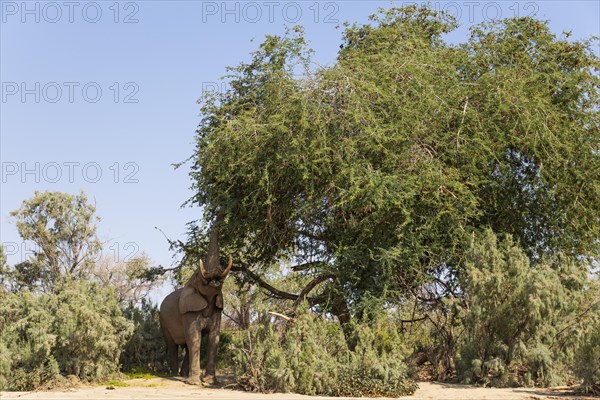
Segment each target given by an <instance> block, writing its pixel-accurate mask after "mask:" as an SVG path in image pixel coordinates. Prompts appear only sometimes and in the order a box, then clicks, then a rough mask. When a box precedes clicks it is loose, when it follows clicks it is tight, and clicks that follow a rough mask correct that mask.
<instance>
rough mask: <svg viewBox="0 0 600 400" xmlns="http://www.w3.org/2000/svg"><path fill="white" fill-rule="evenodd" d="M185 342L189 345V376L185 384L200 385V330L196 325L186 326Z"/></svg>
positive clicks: (187, 353) (187, 354)
mask: <svg viewBox="0 0 600 400" xmlns="http://www.w3.org/2000/svg"><path fill="white" fill-rule="evenodd" d="M185 341H186V344H187V351H186V356H187V357H188V365H189V376H188V378H187V379H186V380H185V383H188V384H190V385H200V383H201V382H200V330H199V329H198V326H197V324H196V323H193V322H192V323H190V324H187V326H185Z"/></svg>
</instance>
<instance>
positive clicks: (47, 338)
mask: <svg viewBox="0 0 600 400" xmlns="http://www.w3.org/2000/svg"><path fill="white" fill-rule="evenodd" d="M0 316H1V317H0V322H1V324H0V325H1V326H2V331H1V332H0V334H1V335H0V349H7V352H6V353H4V352H2V355H1V356H0V372H2V375H0V384H2V387H3V388H4V389H8V390H31V389H35V388H37V387H39V386H40V385H42V384H44V383H46V382H49V381H52V380H54V379H60V376H61V374H62V375H76V376H78V377H79V378H80V379H82V380H98V379H103V378H106V377H108V376H110V375H111V374H113V373H115V372H117V371H118V360H119V355H120V353H121V349H122V348H123V346H124V344H125V341H126V340H127V337H128V335H129V334H130V333H131V324H130V323H128V322H127V320H126V319H125V318H124V317H123V314H122V312H121V309H120V307H119V304H118V302H117V300H116V298H115V296H114V294H113V293H112V291H111V290H108V289H104V288H101V287H99V285H97V284H94V283H89V282H76V281H68V282H66V283H64V284H62V285H61V286H60V287H58V288H56V290H55V291H54V292H53V293H42V294H34V293H32V292H31V291H28V290H22V291H20V292H18V293H11V292H2V302H0Z"/></svg>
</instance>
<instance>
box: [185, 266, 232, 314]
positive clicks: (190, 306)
mask: <svg viewBox="0 0 600 400" xmlns="http://www.w3.org/2000/svg"><path fill="white" fill-rule="evenodd" d="M232 265H233V259H232V258H231V256H229V264H228V265H227V268H225V270H223V271H222V272H221V271H216V270H213V272H211V273H208V272H206V270H205V269H204V263H203V262H202V260H200V268H198V270H196V272H194V275H192V277H191V278H190V279H189V280H188V282H187V283H186V284H185V287H184V289H183V293H182V294H181V297H180V298H179V312H181V313H182V314H183V313H186V312H190V311H202V310H204V309H206V308H207V307H208V306H209V305H210V303H211V301H212V300H213V299H215V307H216V308H217V309H219V310H221V309H223V294H222V289H223V281H224V280H225V278H226V277H227V275H228V274H229V271H230V270H231V266H232Z"/></svg>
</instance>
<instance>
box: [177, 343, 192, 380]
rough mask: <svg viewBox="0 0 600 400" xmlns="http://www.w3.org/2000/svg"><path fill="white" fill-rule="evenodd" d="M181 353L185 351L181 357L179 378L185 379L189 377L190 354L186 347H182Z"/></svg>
mask: <svg viewBox="0 0 600 400" xmlns="http://www.w3.org/2000/svg"><path fill="white" fill-rule="evenodd" d="M183 351H185V355H184V357H183V363H182V364H181V370H180V371H179V376H183V377H187V376H189V375H190V353H189V352H188V349H187V346H183Z"/></svg>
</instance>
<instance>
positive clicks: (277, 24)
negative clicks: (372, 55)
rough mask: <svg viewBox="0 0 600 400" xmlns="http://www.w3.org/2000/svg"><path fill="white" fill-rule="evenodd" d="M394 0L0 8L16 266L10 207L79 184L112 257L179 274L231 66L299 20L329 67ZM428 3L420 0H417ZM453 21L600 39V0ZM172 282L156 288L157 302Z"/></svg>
mask: <svg viewBox="0 0 600 400" xmlns="http://www.w3.org/2000/svg"><path fill="white" fill-rule="evenodd" d="M409 3H414V2H403V1H397V2H390V1H314V0H309V1H269V0H267V1H196V0H178V1H177V0H175V1H161V0H156V1H154V0H141V1H140V0H138V1H115V0H107V1H102V0H97V1H70V0H64V1H63V0H60V1H21V0H20V1H5V0H0V82H1V98H0V166H1V177H0V185H1V189H0V224H1V229H0V242H1V243H2V245H3V246H5V249H6V252H7V254H8V262H9V265H14V264H15V263H18V262H20V261H23V260H24V259H26V258H27V257H28V256H29V254H30V252H31V249H30V247H29V246H27V245H26V244H24V243H22V242H21V240H20V238H19V235H18V233H17V230H16V227H15V225H14V222H13V221H11V219H10V218H9V212H10V211H12V210H15V209H17V208H18V207H19V206H20V204H21V203H22V201H23V200H25V199H27V198H30V197H31V196H33V194H34V192H35V191H46V190H48V191H61V192H68V193H72V194H76V193H79V192H80V191H81V190H83V191H84V192H85V193H86V194H87V196H88V198H89V199H90V201H91V202H92V203H95V205H96V208H97V215H98V216H100V218H101V221H100V223H99V225H98V233H99V236H100V238H101V239H102V240H103V241H104V242H106V245H105V252H107V253H109V254H110V255H111V256H113V257H114V258H115V261H126V260H128V259H131V258H132V257H135V256H136V255H140V254H141V253H146V254H147V255H148V256H149V257H150V258H151V259H152V260H153V263H154V264H155V265H158V264H160V265H163V266H165V267H169V266H171V265H172V264H173V263H174V262H175V261H176V260H174V259H173V258H172V253H171V252H170V251H169V246H168V243H167V241H166V240H165V237H164V236H163V234H162V233H161V232H160V231H159V230H157V229H156V227H158V228H159V229H160V230H162V231H163V232H164V233H165V234H166V235H167V236H168V237H169V238H171V239H184V238H185V231H186V223H187V222H189V221H192V220H196V219H199V218H200V217H201V210H200V209H198V208H190V207H183V208H182V207H181V206H182V204H183V203H184V202H185V201H186V200H187V199H188V198H189V197H191V195H192V192H191V191H190V190H189V187H190V183H191V181H190V179H189V177H188V171H189V167H188V166H186V165H184V166H183V167H181V168H179V169H177V170H176V169H174V168H173V164H174V163H179V162H181V161H184V160H186V159H187V158H188V157H189V156H191V155H192V153H193V150H194V133H195V129H196V126H197V125H198V123H199V115H198V113H199V107H200V106H199V105H198V104H197V100H198V99H199V98H200V96H201V95H202V92H203V91H204V90H222V89H218V88H226V86H223V85H222V81H221V80H220V77H221V76H223V75H224V74H225V72H226V71H225V68H226V67H227V66H233V65H236V64H238V63H239V62H241V61H244V60H248V58H249V53H250V52H251V51H253V50H255V49H256V48H257V46H258V44H259V43H260V42H261V41H262V39H263V38H264V35H266V34H281V33H283V32H284V30H285V27H286V26H294V25H302V26H304V28H305V32H306V36H307V38H308V39H309V41H310V43H311V47H312V48H313V49H314V50H315V61H316V62H318V63H319V64H320V65H329V64H332V63H333V62H334V61H335V57H336V55H337V51H338V50H339V45H340V39H341V29H339V28H338V25H339V24H340V23H342V22H345V21H349V22H358V23H365V22H367V17H368V15H370V14H372V13H373V12H375V11H376V10H377V8H378V7H386V8H388V7H390V6H393V5H395V6H401V5H405V4H409ZM419 4H424V3H419ZM430 5H431V6H432V7H433V8H436V9H443V10H446V11H448V12H449V13H451V14H452V15H454V16H455V17H457V19H458V21H459V23H460V24H461V27H460V28H459V29H458V30H457V31H456V32H455V33H452V34H451V35H449V36H448V38H447V39H448V40H449V41H451V42H453V43H458V42H462V41H464V40H465V39H466V38H467V34H468V28H469V26H472V25H473V24H476V23H480V22H483V21H487V20H491V19H497V18H507V17H513V16H528V15H531V16H535V17H537V18H539V19H543V20H549V21H550V27H551V29H552V30H553V31H554V32H555V33H557V34H560V33H562V32H564V31H571V32H572V34H571V38H573V39H581V38H586V37H589V36H592V35H596V36H600V1H595V0H590V1H564V0H549V1H513V0H509V1H432V2H430ZM168 289H169V288H161V289H159V290H157V291H156V293H154V294H153V298H154V299H155V300H160V299H161V298H162V296H164V294H165V293H166V292H167V291H168Z"/></svg>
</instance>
